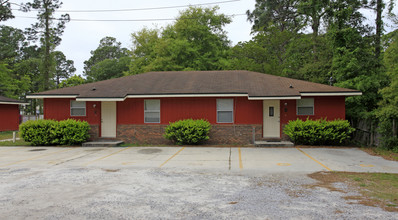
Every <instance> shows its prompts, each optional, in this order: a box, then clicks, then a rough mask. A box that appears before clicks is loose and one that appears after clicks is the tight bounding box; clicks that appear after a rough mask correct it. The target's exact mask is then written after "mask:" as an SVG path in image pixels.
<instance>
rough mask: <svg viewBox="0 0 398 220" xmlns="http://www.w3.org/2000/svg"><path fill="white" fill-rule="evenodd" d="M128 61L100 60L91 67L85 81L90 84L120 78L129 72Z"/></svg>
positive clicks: (125, 59)
mask: <svg viewBox="0 0 398 220" xmlns="http://www.w3.org/2000/svg"><path fill="white" fill-rule="evenodd" d="M130 61H131V58H130V57H121V58H120V59H106V60H102V61H100V62H98V63H96V64H95V65H94V66H92V67H91V72H90V73H91V74H90V76H88V77H87V80H88V81H90V82H91V81H101V80H107V79H112V78H118V77H122V76H123V75H124V72H126V71H128V70H129V64H130Z"/></svg>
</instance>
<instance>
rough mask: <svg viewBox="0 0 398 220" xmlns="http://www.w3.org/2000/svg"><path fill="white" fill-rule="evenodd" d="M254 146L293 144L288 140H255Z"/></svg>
mask: <svg viewBox="0 0 398 220" xmlns="http://www.w3.org/2000/svg"><path fill="white" fill-rule="evenodd" d="M254 146H256V147H293V146H294V144H293V143H292V142H290V141H255V142H254Z"/></svg>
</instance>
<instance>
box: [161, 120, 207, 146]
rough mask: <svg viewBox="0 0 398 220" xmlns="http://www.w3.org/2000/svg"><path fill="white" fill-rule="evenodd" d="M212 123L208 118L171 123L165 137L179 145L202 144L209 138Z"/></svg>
mask: <svg viewBox="0 0 398 220" xmlns="http://www.w3.org/2000/svg"><path fill="white" fill-rule="evenodd" d="M210 129H211V125H210V123H209V122H208V121H206V120H203V119H201V120H193V119H185V120H180V121H176V122H173V123H170V125H169V126H167V127H166V132H165V134H164V137H165V138H167V139H169V140H172V141H173V142H174V143H176V144H178V145H182V144H200V143H203V142H204V141H206V140H208V139H209V132H210Z"/></svg>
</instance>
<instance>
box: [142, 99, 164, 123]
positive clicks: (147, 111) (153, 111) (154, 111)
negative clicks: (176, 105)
mask: <svg viewBox="0 0 398 220" xmlns="http://www.w3.org/2000/svg"><path fill="white" fill-rule="evenodd" d="M147 100H159V110H145V102H146V101H147ZM160 108H161V103H160V99H144V123H145V124H160V122H161V118H160ZM146 113H159V122H147V121H145V119H146V117H145V114H146Z"/></svg>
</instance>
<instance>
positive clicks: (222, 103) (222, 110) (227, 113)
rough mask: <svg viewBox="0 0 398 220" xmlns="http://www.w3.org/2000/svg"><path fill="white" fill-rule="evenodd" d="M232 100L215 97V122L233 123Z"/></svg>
mask: <svg viewBox="0 0 398 220" xmlns="http://www.w3.org/2000/svg"><path fill="white" fill-rule="evenodd" d="M233 118H234V100H233V99H217V123H233V122H234V120H233Z"/></svg>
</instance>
